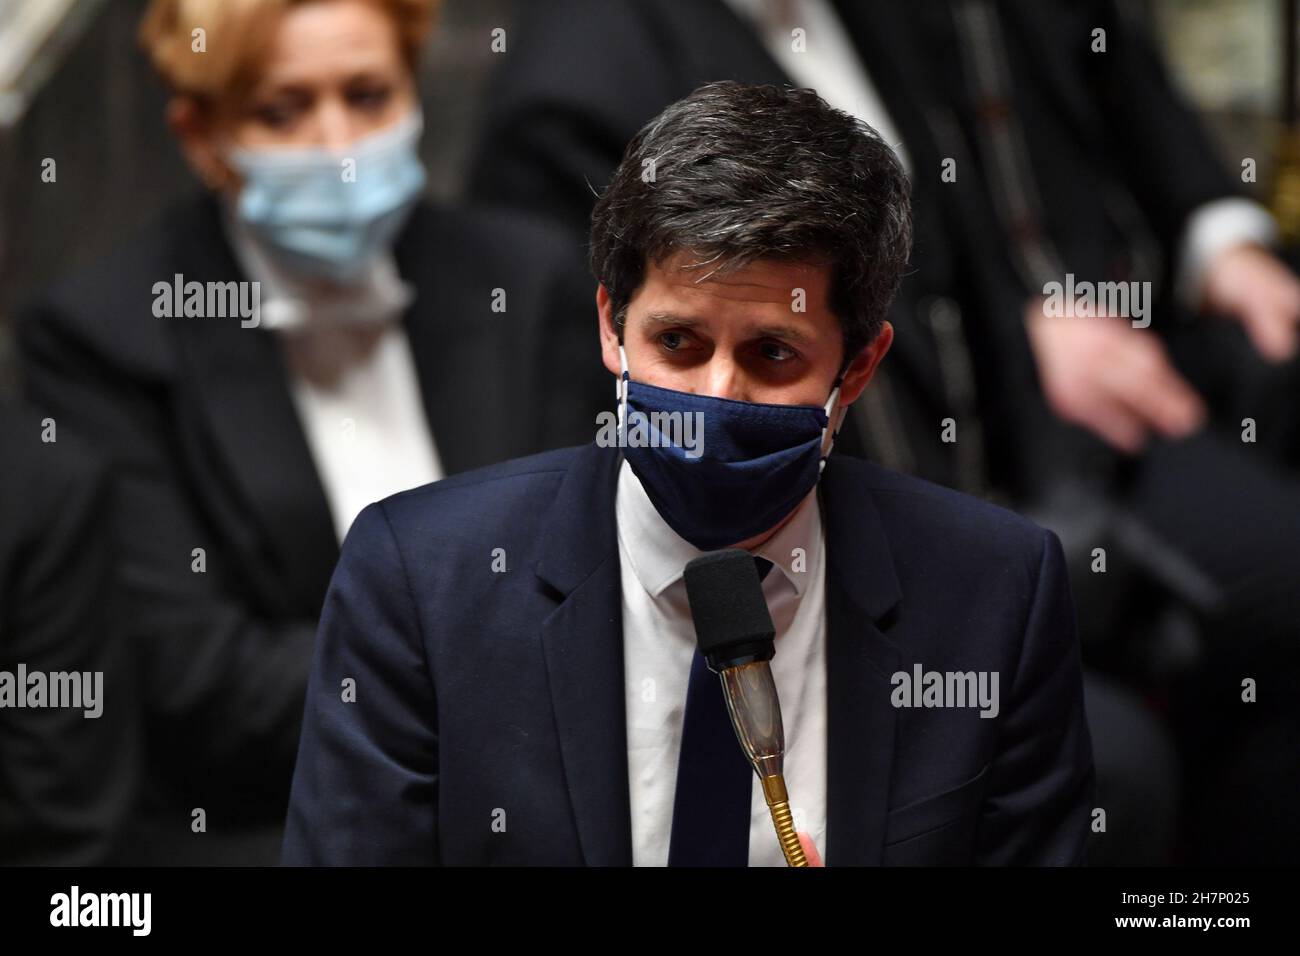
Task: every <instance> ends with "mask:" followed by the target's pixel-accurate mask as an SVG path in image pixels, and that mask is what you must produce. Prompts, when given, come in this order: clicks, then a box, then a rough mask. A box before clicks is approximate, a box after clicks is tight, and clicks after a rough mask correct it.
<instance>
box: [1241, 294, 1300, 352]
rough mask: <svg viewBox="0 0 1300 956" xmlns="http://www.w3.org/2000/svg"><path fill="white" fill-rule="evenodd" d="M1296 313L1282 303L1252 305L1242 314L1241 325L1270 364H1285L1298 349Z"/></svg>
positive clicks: (1299, 343) (1299, 342) (1299, 337)
mask: <svg viewBox="0 0 1300 956" xmlns="http://www.w3.org/2000/svg"><path fill="white" fill-rule="evenodd" d="M1296 318H1297V317H1296V314H1295V312H1294V311H1293V310H1292V309H1290V308H1287V307H1285V306H1284V305H1283V304H1281V303H1278V304H1272V303H1270V304H1268V305H1262V306H1255V307H1252V308H1250V309H1248V310H1247V311H1245V312H1243V314H1242V316H1241V324H1242V325H1243V326H1244V327H1245V329H1246V335H1247V337H1248V338H1249V339H1250V342H1251V344H1252V345H1254V346H1255V350H1256V351H1258V352H1259V354H1260V355H1262V356H1264V358H1266V359H1267V360H1269V361H1270V362H1285V361H1286V360H1287V359H1290V358H1292V357H1294V356H1295V354H1296V349H1297V347H1298V346H1300V334H1298V333H1297V329H1296Z"/></svg>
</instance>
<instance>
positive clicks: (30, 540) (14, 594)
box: [0, 405, 140, 866]
mask: <svg viewBox="0 0 1300 956" xmlns="http://www.w3.org/2000/svg"><path fill="white" fill-rule="evenodd" d="M44 431H45V427H44V423H43V422H42V419H41V416H39V415H35V414H33V413H32V412H31V411H30V409H24V408H17V407H10V406H7V405H5V406H0V459H3V461H4V466H3V467H0V670H5V671H8V672H9V673H11V674H15V673H17V667H18V665H19V664H25V665H26V667H27V671H28V673H31V672H33V671H41V672H45V673H49V672H52V671H63V672H71V671H78V672H83V673H84V672H87V671H89V672H92V673H93V672H96V671H98V672H100V673H102V674H103V684H102V686H101V691H100V692H101V694H102V699H101V702H100V704H99V706H100V716H98V717H93V718H87V717H85V716H84V714H85V709H84V708H82V709H70V708H54V707H49V708H41V709H12V710H11V709H9V708H5V709H3V710H0V865H3V866H33V865H41V866H44V865H56V866H88V865H100V864H106V863H113V862H115V861H116V860H117V856H116V853H117V850H118V841H119V840H120V839H121V837H122V828H123V826H124V824H125V822H126V819H127V815H128V813H129V812H130V809H131V805H132V800H133V799H134V797H135V793H136V791H135V787H136V783H137V775H138V772H139V765H138V761H139V757H140V747H139V723H138V720H139V711H138V707H137V696H136V687H135V667H134V661H133V660H132V659H131V658H130V656H129V655H128V653H127V652H126V648H125V647H124V646H123V643H122V633H121V628H120V627H118V626H117V625H118V622H117V620H116V618H115V616H114V615H113V614H111V613H108V610H107V609H108V607H109V605H110V603H111V602H112V601H113V599H114V591H115V588H114V583H113V570H114V560H113V558H114V553H113V546H112V541H111V539H110V533H109V528H110V522H109V520H108V516H109V513H110V511H111V508H112V500H111V493H112V490H111V484H110V482H109V480H108V471H107V468H106V467H105V465H104V462H103V461H102V460H101V459H100V458H99V457H98V456H96V455H95V454H93V453H92V452H91V451H90V450H89V449H88V448H86V447H84V446H83V445H82V444H80V443H78V442H77V440H76V438H75V437H74V436H73V435H70V434H68V433H67V432H63V431H57V430H56V431H55V434H54V437H55V438H56V440H55V441H50V442H47V441H44V440H43V432H44Z"/></svg>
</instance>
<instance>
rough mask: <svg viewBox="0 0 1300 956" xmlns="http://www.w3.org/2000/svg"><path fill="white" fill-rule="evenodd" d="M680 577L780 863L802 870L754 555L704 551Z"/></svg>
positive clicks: (768, 620) (770, 630)
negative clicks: (761, 799)
mask: <svg viewBox="0 0 1300 956" xmlns="http://www.w3.org/2000/svg"><path fill="white" fill-rule="evenodd" d="M685 579H686V596H687V598H688V600H689V601H690V605H691V619H692V620H693V621H694V623H695V640H696V643H697V646H698V647H699V650H700V656H702V657H703V658H704V661H705V663H706V664H708V667H709V670H711V671H713V672H714V673H715V674H717V675H718V677H719V679H720V681H721V683H722V694H723V697H724V699H725V700H726V702H727V713H729V714H730V715H731V725H732V727H733V728H734V729H735V731H736V739H737V740H738V741H739V742H740V747H741V749H742V750H744V751H745V756H746V757H748V758H749V762H750V765H751V766H752V767H753V768H754V772H755V773H757V774H758V779H759V781H760V782H761V783H762V785H763V797H764V799H765V800H766V801H767V808H768V811H769V812H770V813H771V814H772V824H773V825H774V826H775V827H776V836H777V840H778V841H780V844H781V851H782V852H783V853H784V854H785V861H786V863H788V864H789V865H790V866H807V865H808V860H807V858H806V857H805V856H804V852H803V847H802V846H801V845H800V843H799V837H798V834H796V833H795V829H794V819H793V817H792V816H791V814H790V797H789V794H788V793H787V792H786V788H785V777H784V776H783V773H784V760H785V730H784V728H783V727H782V724H781V701H780V700H779V698H778V697H777V693H776V682H775V681H774V680H773V679H772V669H771V667H769V666H768V663H767V662H768V661H770V660H771V659H772V657H773V656H774V655H775V654H776V646H775V643H774V640H773V639H774V638H775V636H776V627H775V626H774V625H773V624H772V614H771V612H769V611H768V609H767V601H766V600H764V598H763V586H762V583H761V582H760V581H759V577H758V567H757V566H756V565H755V563H754V556H753V555H752V554H750V553H749V552H748V551H742V550H740V549H739V548H728V549H726V550H724V551H711V552H709V553H708V554H704V555H701V556H700V557H698V558H696V559H694V560H693V561H691V562H690V563H688V564H687V565H686V571H685Z"/></svg>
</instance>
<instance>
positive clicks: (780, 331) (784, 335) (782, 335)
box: [644, 312, 810, 345]
mask: <svg viewBox="0 0 1300 956" xmlns="http://www.w3.org/2000/svg"><path fill="white" fill-rule="evenodd" d="M644 321H646V322H649V323H651V324H652V325H658V326H674V327H676V328H684V329H693V328H698V327H699V326H700V325H702V324H703V323H702V322H701V320H700V319H694V318H691V317H689V316H685V315H678V314H677V313H676V312H648V313H646V316H645V319H644ZM754 331H755V333H756V336H757V337H762V338H773V339H784V340H785V341H787V342H793V343H795V344H797V345H804V344H807V343H808V342H809V341H810V336H809V335H808V333H807V332H805V331H804V330H803V329H800V328H798V327H796V326H793V325H761V326H759V327H758V328H757V329H755V330H754Z"/></svg>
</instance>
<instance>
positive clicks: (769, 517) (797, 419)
mask: <svg viewBox="0 0 1300 956" xmlns="http://www.w3.org/2000/svg"><path fill="white" fill-rule="evenodd" d="M618 355H619V361H620V363H621V365H622V375H621V377H620V379H619V390H618V397H619V435H620V443H621V444H622V445H623V455H624V457H625V458H626V459H627V462H628V464H629V465H630V466H631V468H632V471H633V472H634V473H635V474H636V476H637V478H638V479H639V480H640V482H641V486H642V487H643V488H644V489H645V491H646V494H647V495H648V496H649V498H650V501H651V502H652V503H653V504H654V506H655V510H657V511H658V512H659V514H660V516H661V517H662V518H663V519H664V521H666V522H667V523H668V525H669V527H671V528H672V529H673V530H674V531H676V532H677V533H678V534H679V535H680V536H681V537H683V538H684V539H686V540H687V541H689V542H690V543H691V544H693V545H694V546H695V547H697V548H699V549H700V550H702V551H713V550H716V549H718V548H725V547H728V546H729V545H734V544H739V543H740V542H742V541H745V540H748V539H749V538H752V537H754V536H755V535H758V534H761V533H762V532H764V531H767V530H768V529H770V528H772V527H773V526H774V525H776V524H777V523H778V522H780V521H781V520H782V519H783V518H785V517H786V516H787V515H788V514H790V512H791V511H793V510H794V509H795V508H796V507H797V506H798V504H799V502H801V501H802V500H803V499H804V498H805V497H806V496H807V494H808V492H810V491H811V490H812V489H813V488H814V487H815V486H816V484H817V480H818V478H819V477H820V475H821V471H822V469H823V468H824V467H825V465H826V460H825V456H824V455H823V454H822V444H823V443H824V442H825V439H826V431H827V429H828V428H829V427H830V417H831V415H832V414H833V413H834V412H835V403H836V402H837V401H838V400H839V395H840V385H839V382H838V381H837V382H836V384H835V388H834V389H833V390H832V391H831V395H830V398H829V399H828V400H827V402H826V405H825V406H818V405H769V404H761V403H758V402H741V401H736V400H734V399H729V398H715V397H712V396H707V395H694V394H691V393H690V392H677V391H673V390H672V389H667V388H659V387H657V386H654V385H647V384H645V383H643V382H634V381H632V380H631V378H630V376H629V375H628V372H627V355H626V354H625V353H624V351H623V347H622V346H621V345H620V346H619V349H618ZM827 454H830V449H829V447H828V448H827Z"/></svg>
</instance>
